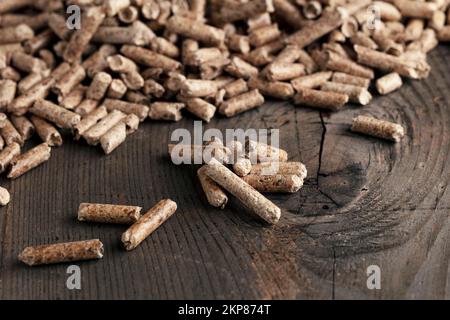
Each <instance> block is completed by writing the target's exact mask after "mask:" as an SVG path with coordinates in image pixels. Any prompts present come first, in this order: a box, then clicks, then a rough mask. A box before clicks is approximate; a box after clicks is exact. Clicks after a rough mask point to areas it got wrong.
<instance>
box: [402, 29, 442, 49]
mask: <svg viewBox="0 0 450 320" xmlns="http://www.w3.org/2000/svg"><path fill="white" fill-rule="evenodd" d="M438 44H439V41H438V38H437V35H436V31H434V30H432V29H429V28H427V29H425V30H423V32H422V34H421V35H420V37H419V39H417V40H416V41H413V42H411V43H410V44H409V45H408V46H407V48H406V49H407V51H421V52H423V53H428V52H429V51H431V50H433V49H434V48H436V47H437V45H438Z"/></svg>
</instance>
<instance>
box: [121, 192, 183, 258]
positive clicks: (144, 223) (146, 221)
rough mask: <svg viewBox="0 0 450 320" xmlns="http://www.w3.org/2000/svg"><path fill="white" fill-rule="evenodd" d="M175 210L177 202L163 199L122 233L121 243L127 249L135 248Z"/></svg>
mask: <svg viewBox="0 0 450 320" xmlns="http://www.w3.org/2000/svg"><path fill="white" fill-rule="evenodd" d="M176 210H177V204H176V203H175V202H174V201H172V200H170V199H164V200H161V201H160V202H158V203H157V204H156V205H155V206H154V207H153V208H151V209H150V210H149V211H147V213H145V214H144V215H143V216H142V217H140V218H139V220H138V221H137V222H136V223H135V224H133V225H132V226H131V227H130V228H129V229H128V230H127V231H125V232H124V233H123V234H122V243H123V245H124V247H125V249H126V250H127V251H130V250H133V249H134V248H136V247H137V246H138V245H139V244H140V243H141V242H142V241H144V240H145V238H147V237H148V236H149V235H150V234H151V233H152V232H153V231H155V230H156V229H157V228H158V227H159V226H161V225H162V224H163V223H164V222H166V221H167V220H168V219H169V218H170V217H171V216H172V215H173V214H174V213H175V211H176Z"/></svg>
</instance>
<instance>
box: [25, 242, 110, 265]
mask: <svg viewBox="0 0 450 320" xmlns="http://www.w3.org/2000/svg"><path fill="white" fill-rule="evenodd" d="M102 257H103V244H102V243H101V242H100V240H98V239H94V240H84V241H75V242H65V243H55V244H47V245H40V246H35V247H26V248H25V249H24V250H23V251H22V252H21V253H20V254H19V260H20V261H22V262H23V263H25V264H27V265H29V266H37V265H42V264H52V263H61V262H73V261H82V260H91V259H100V258H102Z"/></svg>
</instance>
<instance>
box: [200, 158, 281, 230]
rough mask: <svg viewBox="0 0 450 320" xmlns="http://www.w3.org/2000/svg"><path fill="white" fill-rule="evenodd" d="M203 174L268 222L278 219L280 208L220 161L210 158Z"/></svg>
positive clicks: (275, 221) (272, 222)
mask: <svg viewBox="0 0 450 320" xmlns="http://www.w3.org/2000/svg"><path fill="white" fill-rule="evenodd" d="M205 174H206V175H207V176H208V177H210V178H211V179H212V180H213V181H214V182H216V183H217V184H219V185H220V186H222V187H223V188H224V189H225V190H227V191H228V192H230V193H231V194H232V195H234V196H235V197H236V198H238V199H239V200H240V201H241V202H242V204H243V205H244V206H245V207H247V208H248V209H249V210H251V211H253V212H254V213H256V214H257V215H258V216H260V217H261V218H262V219H264V220H265V221H267V222H268V223H271V224H275V223H277V222H278V220H279V219H280V216H281V210H280V208H278V207H277V206H276V205H275V204H274V203H272V202H271V201H270V200H269V199H267V198H266V197H264V196H263V195H262V194H261V193H259V192H258V191H256V190H255V189H254V188H252V187H251V186H250V185H249V184H248V183H246V182H245V181H243V180H242V179H241V178H240V177H238V176H237V175H236V174H234V173H233V172H232V171H231V170H229V169H228V168H227V167H225V166H224V165H223V164H221V163H220V162H218V161H216V160H212V161H211V162H210V163H209V164H207V165H206V166H205Z"/></svg>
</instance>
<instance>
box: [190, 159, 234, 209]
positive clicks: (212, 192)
mask: <svg viewBox="0 0 450 320" xmlns="http://www.w3.org/2000/svg"><path fill="white" fill-rule="evenodd" d="M197 176H198V179H199V180H200V184H201V186H202V189H203V192H204V193H205V196H206V199H207V200H208V203H209V204H210V205H212V206H213V207H216V208H220V209H223V208H225V206H226V204H227V203H228V197H227V195H226V194H225V192H224V191H223V190H222V188H220V186H219V185H218V184H217V183H215V182H214V181H213V180H211V178H209V177H208V176H207V175H206V174H205V168H204V167H201V168H200V169H198V171H197Z"/></svg>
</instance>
